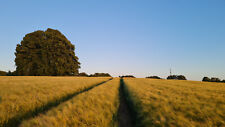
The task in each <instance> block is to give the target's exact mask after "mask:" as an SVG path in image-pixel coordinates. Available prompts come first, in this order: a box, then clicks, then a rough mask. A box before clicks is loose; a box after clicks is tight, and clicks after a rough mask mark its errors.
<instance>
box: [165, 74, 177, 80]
mask: <svg viewBox="0 0 225 127" xmlns="http://www.w3.org/2000/svg"><path fill="white" fill-rule="evenodd" d="M167 79H177V76H176V75H170V76H168V77H167Z"/></svg>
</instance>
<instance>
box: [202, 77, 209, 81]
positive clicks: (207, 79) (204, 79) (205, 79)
mask: <svg viewBox="0 0 225 127" xmlns="http://www.w3.org/2000/svg"><path fill="white" fill-rule="evenodd" d="M202 81H204V82H210V81H211V79H210V78H208V77H204V78H203V79H202Z"/></svg>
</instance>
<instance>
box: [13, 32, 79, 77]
mask: <svg viewBox="0 0 225 127" xmlns="http://www.w3.org/2000/svg"><path fill="white" fill-rule="evenodd" d="M74 50H75V47H74V45H73V44H71V42H70V41H69V40H68V39H67V38H66V37H65V36H64V35H63V34H62V33H60V32H59V31H58V30H54V29H50V28H48V29H47V30H46V31H40V30H39V31H35V32H32V33H29V34H27V35H26V36H25V37H24V38H23V40H22V41H21V43H20V44H18V45H17V47H16V52H15V55H16V58H15V63H16V73H17V74H18V75H33V76H41V75H48V76H63V75H78V69H79V68H80V63H79V62H78V57H77V56H75V53H74Z"/></svg>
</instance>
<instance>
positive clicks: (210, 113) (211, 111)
mask: <svg viewBox="0 0 225 127" xmlns="http://www.w3.org/2000/svg"><path fill="white" fill-rule="evenodd" d="M124 82H125V90H126V91H127V93H128V96H127V98H129V99H130V100H132V103H133V104H132V105H131V107H132V109H133V110H135V111H136V113H137V125H136V127H149V126H152V127H197V126H199V127H200V126H201V127H202V126H204V127H206V126H213V127H216V126H221V127H222V126H225V110H224V109H225V99H224V96H225V85H224V84H222V83H210V82H198V81H178V80H149V79H124Z"/></svg>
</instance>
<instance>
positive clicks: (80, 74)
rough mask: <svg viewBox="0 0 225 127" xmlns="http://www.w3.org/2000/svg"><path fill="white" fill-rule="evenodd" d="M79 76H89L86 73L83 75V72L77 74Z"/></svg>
mask: <svg viewBox="0 0 225 127" xmlns="http://www.w3.org/2000/svg"><path fill="white" fill-rule="evenodd" d="M79 76H81V77H88V76H89V75H88V74H87V73H85V72H81V73H79Z"/></svg>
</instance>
